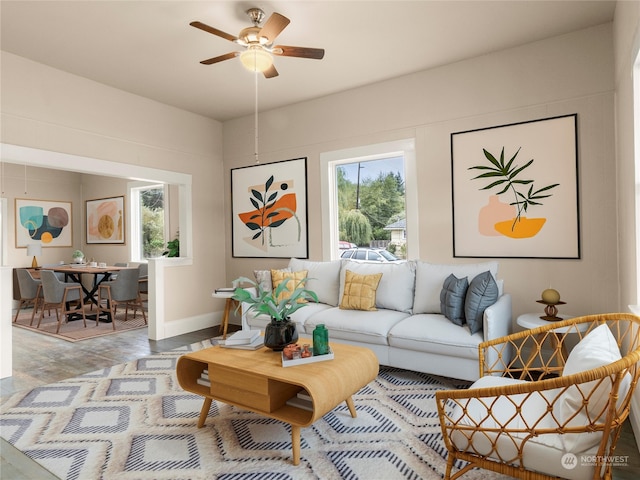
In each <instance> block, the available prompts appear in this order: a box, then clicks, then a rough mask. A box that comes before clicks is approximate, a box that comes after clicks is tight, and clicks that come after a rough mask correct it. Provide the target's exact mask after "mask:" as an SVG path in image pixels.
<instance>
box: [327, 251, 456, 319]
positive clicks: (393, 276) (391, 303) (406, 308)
mask: <svg viewBox="0 0 640 480" xmlns="http://www.w3.org/2000/svg"><path fill="white" fill-rule="evenodd" d="M347 269H348V270H351V271H352V272H354V273H359V274H362V275H370V274H372V273H382V278H381V279H380V285H379V287H378V292H377V294H376V307H377V308H384V309H387V310H397V311H399V312H407V313H411V312H412V307H413V288H414V284H415V269H414V263H413V262H402V263H379V262H376V263H365V262H358V261H353V260H343V263H342V269H341V271H340V298H342V295H343V293H344V278H345V271H346V270H347ZM442 280H443V281H444V278H443V279H442ZM440 286H442V282H440Z"/></svg>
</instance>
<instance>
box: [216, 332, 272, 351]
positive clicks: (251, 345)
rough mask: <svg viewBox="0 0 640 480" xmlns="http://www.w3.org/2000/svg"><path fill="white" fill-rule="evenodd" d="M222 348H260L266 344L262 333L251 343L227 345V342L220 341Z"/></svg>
mask: <svg viewBox="0 0 640 480" xmlns="http://www.w3.org/2000/svg"><path fill="white" fill-rule="evenodd" d="M220 346H221V347H222V348H237V349H239V350H258V349H259V348H262V347H263V346H264V338H263V337H262V335H258V337H257V338H256V339H255V340H253V341H252V342H251V343H239V344H235V345H227V344H226V343H220Z"/></svg>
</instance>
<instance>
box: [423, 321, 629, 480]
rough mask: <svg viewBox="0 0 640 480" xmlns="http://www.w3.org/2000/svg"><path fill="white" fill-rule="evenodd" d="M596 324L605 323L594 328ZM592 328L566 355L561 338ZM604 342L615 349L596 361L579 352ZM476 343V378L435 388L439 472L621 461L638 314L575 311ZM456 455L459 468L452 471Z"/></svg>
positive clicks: (582, 470)
mask: <svg viewBox="0 0 640 480" xmlns="http://www.w3.org/2000/svg"><path fill="white" fill-rule="evenodd" d="M603 324H606V325H608V330H607V329H606V327H605V328H604V329H598V328H597V327H599V326H601V325H603ZM591 332H593V335H590V336H589V338H587V339H586V340H585V341H584V342H581V343H579V344H578V345H576V347H574V349H573V350H572V353H573V352H576V353H575V354H574V355H572V354H569V355H568V356H567V354H566V351H567V349H566V346H567V345H571V344H574V343H576V342H577V341H578V340H582V339H584V338H585V337H587V335H588V334H589V333H591ZM609 332H610V333H609ZM601 333H602V334H604V335H607V337H606V338H607V339H609V340H608V341H607V342H603V340H602V338H605V337H602V335H601ZM596 342H597V343H596ZM603 344H606V345H607V346H608V351H611V350H615V353H614V354H612V355H611V360H610V361H609V360H606V358H607V357H606V355H605V361H604V362H602V363H600V364H601V365H602V366H597V367H595V368H594V367H593V365H594V363H590V362H589V361H588V360H584V358H583V357H580V355H581V354H583V353H586V355H590V356H591V357H594V356H596V357H597V356H598V355H600V353H598V352H600V351H601V350H603V349H605V347H604V346H603ZM546 345H552V348H551V349H547V348H546V347H545V346H546ZM616 345H617V348H618V349H619V352H617V349H616V348H615V347H616ZM479 349H480V352H479V353H480V357H479V358H480V376H481V378H480V380H478V381H477V382H475V383H474V384H473V385H472V386H471V388H470V389H468V390H443V391H439V392H436V402H437V406H438V414H439V417H440V424H441V428H442V433H443V437H444V443H445V446H446V448H447V450H448V459H447V470H446V474H445V478H458V477H460V476H461V475H463V474H464V473H466V472H467V471H469V470H470V469H472V468H476V467H479V468H484V469H487V470H492V471H494V472H498V473H502V474H506V475H511V476H513V477H517V478H524V479H533V480H537V479H550V478H558V477H563V478H570V479H584V478H593V479H596V478H609V479H610V478H611V475H612V463H614V462H617V461H618V462H619V461H620V460H619V459H616V458H617V457H615V456H614V452H615V447H616V442H617V440H618V437H619V435H620V429H621V427H622V424H623V422H624V421H625V419H626V418H627V416H628V415H629V408H630V403H631V397H632V394H633V391H634V389H635V387H636V384H637V382H638V377H639V376H640V369H639V368H638V367H639V363H638V362H639V361H640V317H638V316H635V315H632V314H628V313H615V314H602V315H588V316H583V317H577V318H572V319H568V320H564V321H559V322H554V323H550V324H549V325H544V326H542V327H539V328H535V329H531V330H527V331H523V332H519V333H515V334H512V335H508V336H506V337H502V338H497V339H494V340H490V341H487V342H484V343H482V344H480V346H479ZM578 352H579V353H578ZM593 352H595V353H593ZM618 353H619V355H620V356H618ZM572 356H573V359H572ZM487 359H491V360H487ZM567 359H569V363H567ZM601 359H602V358H601V357H599V358H597V362H600V361H601ZM597 362H596V363H595V364H596V365H597V364H598V363H597ZM565 364H566V365H565ZM577 364H578V365H580V367H579V368H577V369H576V368H575V366H576V365H577ZM570 365H571V366H570ZM584 368H589V369H588V370H586V369H585V370H583V369H584ZM580 370H583V371H580ZM465 462H468V463H466V464H465ZM454 465H455V466H456V467H458V468H459V469H458V470H457V471H456V472H455V473H452V470H453V467H454Z"/></svg>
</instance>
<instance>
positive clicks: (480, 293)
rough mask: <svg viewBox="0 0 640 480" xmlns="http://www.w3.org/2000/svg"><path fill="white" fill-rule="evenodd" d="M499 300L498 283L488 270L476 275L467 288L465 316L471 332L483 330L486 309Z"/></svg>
mask: <svg viewBox="0 0 640 480" xmlns="http://www.w3.org/2000/svg"><path fill="white" fill-rule="evenodd" d="M496 300H498V284H497V283H496V281H495V279H494V278H493V275H491V272H489V271H488V270H487V271H486V272H483V273H481V274H480V275H476V276H475V277H474V279H473V280H471V283H470V284H469V288H468V289H467V294H466V298H465V301H464V317H465V319H466V322H467V324H468V325H469V330H471V333H476V332H479V331H480V330H482V319H483V315H484V311H485V310H486V308H487V307H490V306H491V305H493V304H494V303H496Z"/></svg>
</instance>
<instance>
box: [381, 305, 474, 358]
mask: <svg viewBox="0 0 640 480" xmlns="http://www.w3.org/2000/svg"><path fill="white" fill-rule="evenodd" d="M483 341H484V338H483V337H482V333H475V334H473V335H471V332H470V331H469V327H468V326H467V325H463V326H461V327H459V326H458V325H455V324H453V323H452V322H450V321H449V320H447V319H446V318H445V316H444V315H441V314H435V313H431V314H424V313H423V314H419V315H412V316H410V317H408V318H406V319H404V320H402V321H401V322H399V323H397V324H396V325H394V326H393V328H392V329H391V330H390V331H389V345H391V346H392V347H397V348H403V349H407V350H417V351H419V352H428V353H435V354H440V355H445V356H451V357H462V358H469V359H473V360H476V361H477V360H478V345H479V344H480V343H481V342H483Z"/></svg>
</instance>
